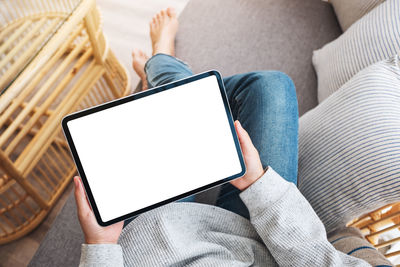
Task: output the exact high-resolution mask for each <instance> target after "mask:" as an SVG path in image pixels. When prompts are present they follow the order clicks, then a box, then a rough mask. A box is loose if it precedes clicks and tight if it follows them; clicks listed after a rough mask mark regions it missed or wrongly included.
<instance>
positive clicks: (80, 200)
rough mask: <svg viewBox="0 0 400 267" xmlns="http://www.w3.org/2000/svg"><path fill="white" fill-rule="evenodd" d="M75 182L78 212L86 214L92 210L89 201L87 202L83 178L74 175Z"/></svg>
mask: <svg viewBox="0 0 400 267" xmlns="http://www.w3.org/2000/svg"><path fill="white" fill-rule="evenodd" d="M74 184H75V192H74V194H75V201H76V206H77V207H78V212H79V213H81V214H84V213H86V212H88V211H90V207H89V203H88V202H87V199H86V195H85V192H83V187H82V183H81V180H80V178H79V177H78V176H75V177H74Z"/></svg>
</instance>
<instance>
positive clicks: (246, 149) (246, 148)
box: [235, 120, 256, 154]
mask: <svg viewBox="0 0 400 267" xmlns="http://www.w3.org/2000/svg"><path fill="white" fill-rule="evenodd" d="M235 128H236V132H237V134H238V137H239V143H240V147H241V148H242V151H243V153H244V154H248V153H253V152H254V151H255V150H256V148H255V147H254V145H253V142H252V141H251V138H250V136H249V134H248V133H247V131H246V130H245V129H243V127H242V125H241V124H240V122H239V121H238V120H236V121H235Z"/></svg>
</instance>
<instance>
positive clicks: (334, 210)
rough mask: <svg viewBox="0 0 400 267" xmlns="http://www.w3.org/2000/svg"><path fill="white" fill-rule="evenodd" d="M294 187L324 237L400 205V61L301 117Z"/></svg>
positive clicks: (377, 67)
mask: <svg viewBox="0 0 400 267" xmlns="http://www.w3.org/2000/svg"><path fill="white" fill-rule="evenodd" d="M396 1H398V0H396ZM298 186H299V189H300V191H301V192H302V193H303V195H304V196H305V197H306V198H307V200H308V201H309V202H310V203H311V205H312V206H313V208H314V209H315V211H316V213H317V214H318V215H319V217H320V218H321V220H322V222H323V223H324V224H325V227H326V228H327V231H328V232H330V231H332V230H334V229H336V228H338V227H341V226H344V225H345V224H346V223H347V222H349V221H350V220H351V219H353V218H356V217H358V216H360V215H362V214H364V213H366V212H370V211H372V210H375V209H377V208H379V207H381V206H383V205H386V204H389V203H392V202H396V201H400V60H399V56H395V57H393V58H392V59H390V60H385V61H381V62H379V63H376V64H374V65H371V66H370V67H368V68H366V69H364V70H362V71H361V72H359V73H358V74H357V75H355V76H354V77H353V78H352V79H351V80H350V81H349V82H347V83H346V84H345V85H344V86H343V87H342V88H340V89H339V90H338V91H337V92H335V93H334V94H332V95H331V96H330V97H329V98H327V99H326V100H325V101H324V102H323V103H321V104H320V105H318V106H317V107H316V108H314V109H313V110H311V111H309V112H307V113H306V114H305V115H303V116H302V117H301V118H300V122H299V173H298Z"/></svg>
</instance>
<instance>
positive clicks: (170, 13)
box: [167, 7, 176, 18]
mask: <svg viewBox="0 0 400 267" xmlns="http://www.w3.org/2000/svg"><path fill="white" fill-rule="evenodd" d="M167 14H168V16H169V17H171V18H174V17H176V12H175V9H174V8H172V7H169V8H167Z"/></svg>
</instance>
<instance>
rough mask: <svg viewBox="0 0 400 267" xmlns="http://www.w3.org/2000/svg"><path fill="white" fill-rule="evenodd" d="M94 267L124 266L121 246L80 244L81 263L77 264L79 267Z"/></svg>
mask: <svg viewBox="0 0 400 267" xmlns="http://www.w3.org/2000/svg"><path fill="white" fill-rule="evenodd" d="M95 266H104V267H113V266H115V267H119V266H121V267H122V266H124V260H123V256H122V248H121V246H120V245H113V244H98V245H88V244H82V247H81V262H80V264H79V267H95Z"/></svg>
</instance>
